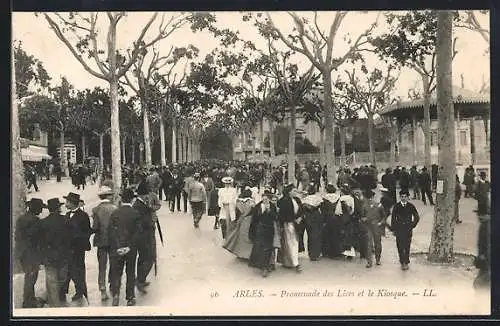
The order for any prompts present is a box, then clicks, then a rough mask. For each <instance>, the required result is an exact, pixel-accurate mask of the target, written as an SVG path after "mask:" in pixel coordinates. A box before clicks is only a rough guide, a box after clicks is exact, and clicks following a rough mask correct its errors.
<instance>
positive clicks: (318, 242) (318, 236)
mask: <svg viewBox="0 0 500 326" xmlns="http://www.w3.org/2000/svg"><path fill="white" fill-rule="evenodd" d="M305 226H306V231H307V253H308V255H309V258H310V259H311V260H316V259H318V258H319V256H321V249H322V248H321V247H322V240H323V218H322V216H321V214H320V213H319V212H318V211H317V210H314V211H312V212H307V213H306V216H305Z"/></svg>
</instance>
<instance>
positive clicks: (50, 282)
mask: <svg viewBox="0 0 500 326" xmlns="http://www.w3.org/2000/svg"><path fill="white" fill-rule="evenodd" d="M62 205H64V203H61V202H60V201H59V198H52V199H49V200H48V201H47V208H48V210H49V215H48V216H47V217H46V218H44V219H43V220H42V221H41V222H42V223H41V233H42V237H41V241H40V242H41V244H40V246H41V250H42V257H43V260H42V263H43V265H44V266H45V282H46V289H47V301H48V304H49V306H50V307H52V308H55V307H61V306H63V305H65V304H66V295H65V294H64V293H61V290H62V287H63V285H64V283H65V282H66V277H67V274H68V263H69V260H70V258H71V227H70V225H69V220H68V219H67V218H66V216H64V215H62V214H61V206H62Z"/></svg>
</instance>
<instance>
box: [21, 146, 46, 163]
mask: <svg viewBox="0 0 500 326" xmlns="http://www.w3.org/2000/svg"><path fill="white" fill-rule="evenodd" d="M21 157H22V160H23V161H30V162H41V161H42V160H50V159H51V158H52V156H50V155H48V154H44V153H37V152H34V151H32V150H30V149H29V148H21Z"/></svg>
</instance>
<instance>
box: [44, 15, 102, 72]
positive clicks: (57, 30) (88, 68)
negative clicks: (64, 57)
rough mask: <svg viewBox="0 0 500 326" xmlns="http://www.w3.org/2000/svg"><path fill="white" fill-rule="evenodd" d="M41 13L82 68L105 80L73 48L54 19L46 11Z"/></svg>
mask: <svg viewBox="0 0 500 326" xmlns="http://www.w3.org/2000/svg"><path fill="white" fill-rule="evenodd" d="M43 15H44V17H45V20H47V22H48V23H49V26H50V28H51V29H52V30H53V31H54V33H55V34H56V36H57V38H58V39H59V40H61V41H62V42H63V43H64V45H66V47H67V48H68V49H69V50H70V51H71V54H73V56H74V57H75V58H76V59H77V60H78V62H80V64H81V65H82V66H83V68H84V69H85V70H86V71H87V72H88V73H90V74H91V75H92V76H94V77H97V78H99V79H103V80H106V76H105V75H103V74H100V73H98V72H96V71H95V70H93V69H92V68H91V67H90V66H89V65H88V64H87V63H86V62H85V60H84V59H83V58H82V56H81V55H80V54H79V53H78V52H77V51H76V50H75V48H74V47H73V46H72V45H71V43H70V42H69V41H68V39H67V38H66V37H65V36H64V34H63V32H62V31H61V29H60V28H59V25H58V24H57V23H56V22H55V21H54V20H52V18H51V17H50V16H49V15H48V14H47V13H44V14H43Z"/></svg>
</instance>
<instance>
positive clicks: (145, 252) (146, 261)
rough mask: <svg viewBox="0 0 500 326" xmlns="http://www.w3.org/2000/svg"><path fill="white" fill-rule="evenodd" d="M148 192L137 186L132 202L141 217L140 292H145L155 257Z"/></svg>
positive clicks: (138, 263)
mask: <svg viewBox="0 0 500 326" xmlns="http://www.w3.org/2000/svg"><path fill="white" fill-rule="evenodd" d="M148 194H149V192H148V190H147V187H144V186H139V187H138V188H137V195H138V197H137V199H136V200H135V202H134V205H133V208H135V209H136V210H137V212H138V214H139V217H140V219H141V228H140V232H139V234H138V237H137V238H138V241H137V253H138V258H137V282H136V285H137V289H138V290H139V291H140V292H141V293H147V291H146V287H147V286H148V285H149V282H147V281H146V279H147V277H148V275H149V273H150V272H151V268H152V267H153V264H154V262H155V259H156V239H155V224H154V221H153V213H154V210H153V209H152V208H151V207H150V206H149V203H148V201H147V196H148Z"/></svg>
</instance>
